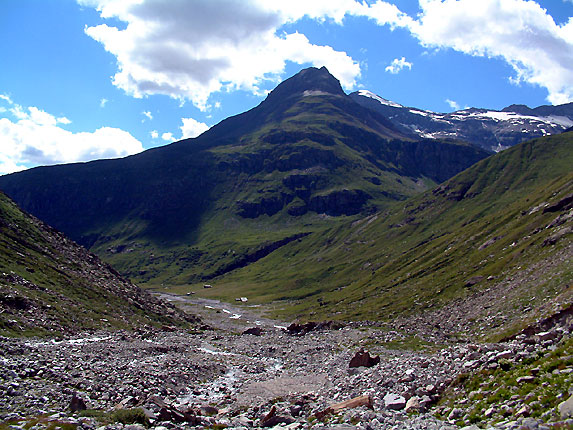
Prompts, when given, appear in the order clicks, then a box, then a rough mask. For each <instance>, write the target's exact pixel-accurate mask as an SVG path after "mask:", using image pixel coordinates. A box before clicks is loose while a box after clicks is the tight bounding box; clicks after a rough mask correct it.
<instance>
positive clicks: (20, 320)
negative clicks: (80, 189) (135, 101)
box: [0, 193, 193, 335]
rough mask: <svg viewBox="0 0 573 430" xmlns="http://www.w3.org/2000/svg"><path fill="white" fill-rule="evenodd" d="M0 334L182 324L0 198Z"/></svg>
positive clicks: (164, 308) (175, 314) (165, 307)
mask: <svg viewBox="0 0 573 430" xmlns="http://www.w3.org/2000/svg"><path fill="white" fill-rule="evenodd" d="M0 310H1V312H0V334H3V335H43V334H50V335H61V334H64V333H69V332H77V331H82V330H90V329H100V328H133V327H138V326H143V325H145V324H154V325H158V324H178V325H184V324H187V322H186V318H187V319H188V321H192V320H193V319H192V318H191V317H184V316H183V315H182V314H181V313H180V312H178V311H175V309H174V308H173V307H171V306H170V305H166V304H164V303H162V302H159V301H158V300H156V299H154V298H152V297H151V296H150V295H149V294H148V293H146V292H145V291H142V290H140V289H139V288H137V287H136V286H135V285H133V284H131V283H130V282H128V281H126V280H125V279H123V278H121V277H120V276H119V274H118V273H117V272H115V271H114V270H113V269H111V267H109V266H108V265H106V264H104V263H102V262H101V261H100V260H99V259H98V258H97V257H95V256H94V255H93V254H89V253H88V252H87V251H86V250H85V249H84V248H81V247H80V246H78V245H76V244H75V243H73V242H71V241H70V240H69V239H67V238H65V237H64V236H63V235H62V234H61V233H59V232H57V231H55V230H53V229H51V228H50V227H48V226H46V225H45V224H43V223H42V222H40V221H39V220H37V219H35V218H33V217H31V216H29V215H27V214H25V213H23V212H22V211H20V209H19V208H18V207H17V206H16V205H15V204H14V202H12V201H11V200H10V199H8V198H7V197H6V196H5V195H4V194H2V193H0Z"/></svg>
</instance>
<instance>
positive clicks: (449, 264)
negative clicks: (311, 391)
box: [207, 132, 573, 334]
mask: <svg viewBox="0 0 573 430" xmlns="http://www.w3.org/2000/svg"><path fill="white" fill-rule="evenodd" d="M571 166H573V133H571V132H568V133H563V134H561V135H555V136H551V137H546V138H540V139H536V140H532V141H528V142H525V143H522V144H519V145H517V146H514V147H512V148H510V149H508V150H506V151H503V152H501V153H499V154H496V155H495V156H492V157H489V158H487V159H485V160H482V161H480V162H479V163H477V164H475V165H474V166H472V167H470V168H469V169H467V170H465V171H464V172H462V173H460V174H458V175H457V176H455V177H454V178H452V179H450V180H448V181H446V182H445V183H443V184H441V185H439V186H438V187H436V188H434V189H433V190H431V191H428V192H425V193H423V194H421V195H419V196H415V197H413V198H411V199H409V200H407V201H406V202H400V203H396V204H395V205H394V206H392V207H390V208H388V209H385V210H383V211H380V212H377V213H376V214H371V215H368V216H366V217H362V218H361V219H359V220H356V221H353V222H352V223H351V224H347V225H339V226H336V227H334V228H332V229H329V230H327V231H325V232H323V233H321V234H319V233H315V234H311V235H309V236H307V237H304V238H301V239H298V240H297V241H293V242H292V243H290V244H288V245H287V246H285V247H283V248H281V249H280V250H278V251H276V252H274V253H272V254H271V255H269V256H267V257H265V258H263V259H261V260H260V261H258V262H256V263H255V264H252V265H250V266H248V267H246V268H243V269H240V270H237V271H235V272H233V273H231V274H229V275H228V276H225V277H222V278H221V279H217V280H216V282H215V283H216V284H217V285H218V286H219V287H218V288H217V289H213V290H212V291H209V292H208V293H207V294H208V295H210V296H216V297H221V298H227V299H230V298H231V297H233V296H248V297H253V298H254V299H255V300H258V301H261V302H263V301H266V302H275V305H276V307H277V312H278V313H279V314H281V315H283V316H290V317H296V316H298V317H301V318H303V319H323V318H331V317H332V316H334V317H336V318H340V319H352V320H356V319H372V320H391V319H394V318H397V317H404V316H409V317H410V320H411V321H416V320H417V319H418V320H420V322H421V323H422V322H424V321H425V324H428V321H431V323H435V324H437V325H438V327H439V326H440V325H441V327H442V328H444V329H445V327H446V326H447V327H449V329H450V330H451V331H453V332H461V331H465V332H466V334H468V333H471V330H470V329H471V328H472V327H473V328H474V329H476V330H478V331H482V330H485V331H488V330H494V331H496V332H500V331H503V330H510V331H511V330H513V329H516V327H518V326H520V324H525V323H524V321H525V320H527V318H528V317H529V316H531V317H533V315H534V313H535V312H536V311H538V310H539V309H541V308H542V307H543V306H550V302H551V300H553V299H556V298H557V302H559V300H561V299H560V298H565V299H564V300H565V302H567V300H569V302H570V300H571V297H570V295H571V292H572V288H571V281H572V279H573V265H571V261H572V260H573V246H572V241H571V238H572V235H573V171H572V170H571ZM567 298H568V299H567ZM557 302H555V303H557ZM548 303H549V305H548ZM425 317H427V318H426V320H424V318H425ZM430 317H431V318H430ZM486 327H488V328H487V329H486ZM462 329H463V330H462ZM502 329H503V330H502Z"/></svg>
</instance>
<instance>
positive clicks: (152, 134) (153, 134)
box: [149, 130, 159, 139]
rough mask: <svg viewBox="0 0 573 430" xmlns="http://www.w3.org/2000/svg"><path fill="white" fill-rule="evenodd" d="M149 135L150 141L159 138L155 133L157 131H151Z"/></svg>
mask: <svg viewBox="0 0 573 430" xmlns="http://www.w3.org/2000/svg"><path fill="white" fill-rule="evenodd" d="M149 134H150V135H151V138H152V139H157V138H158V137H159V133H158V132H157V130H152V131H151V133H149Z"/></svg>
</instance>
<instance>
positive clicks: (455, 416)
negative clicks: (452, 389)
mask: <svg viewBox="0 0 573 430" xmlns="http://www.w3.org/2000/svg"><path fill="white" fill-rule="evenodd" d="M463 413H464V411H463V410H461V409H460V408H454V409H452V412H450V414H449V415H448V419H449V420H450V421H454V420H457V419H458V418H460V417H461V416H462V415H463Z"/></svg>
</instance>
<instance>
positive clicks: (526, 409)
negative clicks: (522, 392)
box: [515, 405, 531, 417]
mask: <svg viewBox="0 0 573 430" xmlns="http://www.w3.org/2000/svg"><path fill="white" fill-rule="evenodd" d="M530 414H531V410H530V409H529V406H527V405H524V406H523V407H521V408H520V409H519V410H518V411H517V412H516V414H515V416H516V417H528V416H529V415H530Z"/></svg>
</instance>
